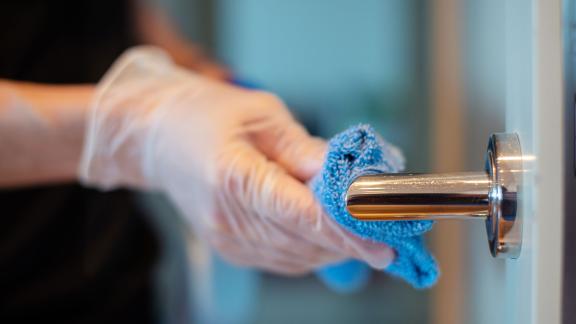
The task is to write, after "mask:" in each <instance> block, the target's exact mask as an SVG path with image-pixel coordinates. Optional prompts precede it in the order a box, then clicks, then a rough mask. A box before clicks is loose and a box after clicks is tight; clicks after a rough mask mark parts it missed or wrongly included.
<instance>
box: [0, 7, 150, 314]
mask: <svg viewBox="0 0 576 324" xmlns="http://www.w3.org/2000/svg"><path fill="white" fill-rule="evenodd" d="M130 6H131V3H130V2H129V1H122V0H84V1H81V0H2V1H0V78H7V79H12V80H26V81H33V82H44V83H87V82H92V83H93V82H96V81H97V80H98V79H99V78H100V77H101V76H102V75H103V73H104V72H105V71H106V69H107V68H108V67H109V66H110V65H111V63H112V62H113V61H114V59H115V58H117V57H118V55H120V53H121V52H122V51H123V50H125V49H126V48H127V47H129V46H132V45H134V44H136V37H134V32H133V30H132V28H131V26H132V23H131V19H130V17H131V12H132V10H131V8H130ZM0 158H2V159H5V158H9V157H6V156H0ZM158 249H159V247H158V242H157V240H156V238H155V235H154V233H153V232H152V231H151V229H150V228H149V226H148V223H147V222H146V218H145V217H144V214H143V212H142V211H141V210H139V208H138V206H137V204H136V203H135V200H134V196H133V194H132V193H131V192H128V191H115V192H109V193H102V192H98V191H95V190H90V189H87V188H83V187H81V186H79V185H78V184H63V185H58V186H44V187H36V188H25V189H19V190H0V323H27V322H29V320H31V319H36V320H40V321H42V322H52V321H51V319H54V320H56V322H58V323H147V322H153V314H154V312H153V300H152V294H151V287H152V284H151V283H152V270H153V265H154V262H155V260H156V259H157V254H158Z"/></svg>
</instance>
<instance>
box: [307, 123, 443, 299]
mask: <svg viewBox="0 0 576 324" xmlns="http://www.w3.org/2000/svg"><path fill="white" fill-rule="evenodd" d="M403 168H404V158H403V157H402V154H401V153H400V151H399V150H398V149H397V148H396V147H394V146H392V145H391V144H389V143H387V142H386V141H384V140H383V139H382V138H381V137H380V136H379V135H378V134H377V133H376V132H375V131H374V129H373V128H372V127H370V126H368V125H364V124H361V125H357V126H354V127H351V128H349V129H347V130H346V131H344V132H342V133H340V134H338V135H336V136H335V137H333V138H332V139H331V140H330V141H329V144H328V153H327V156H326V160H325V162H324V166H323V169H322V171H321V172H320V173H319V174H318V175H317V176H316V177H314V178H313V179H312V181H311V182H310V187H311V188H312V190H313V192H314V194H315V196H316V198H317V199H318V200H319V201H320V202H321V204H322V205H323V207H324V209H325V211H326V212H327V213H328V215H329V216H330V217H332V218H333V219H334V220H335V221H336V222H337V223H338V224H340V225H341V226H343V227H344V228H346V229H347V230H349V231H350V232H352V233H354V234H356V235H358V236H360V237H361V238H363V239H366V240H372V241H375V242H380V243H385V244H387V245H388V246H390V247H392V248H393V249H394V251H395V253H396V258H395V260H394V261H393V262H392V263H391V264H390V265H389V266H388V267H387V268H386V269H384V271H386V272H387V273H389V274H391V275H393V276H395V277H399V278H402V279H404V280H405V281H407V282H408V283H409V284H411V285H412V286H413V287H415V288H428V287H431V286H433V285H434V284H435V283H436V281H437V279H438V276H439V270H438V266H437V264H436V261H435V260H434V257H433V256H432V255H431V254H430V252H429V251H428V250H427V249H426V246H425V243H424V240H423V237H422V234H423V233H425V232H427V231H429V230H430V229H431V228H432V225H433V222H432V221H359V220H357V219H355V218H354V217H352V216H351V215H350V214H349V213H348V211H347V210H346V202H345V195H346V190H347V188H348V186H349V185H350V183H351V182H352V181H353V180H354V179H355V178H356V177H358V176H361V175H366V174H375V173H395V172H398V171H401V170H403ZM367 267H368V266H367V265H365V264H362V263H359V261H356V260H349V261H345V262H343V263H341V264H336V265H331V266H327V267H325V268H322V269H319V270H318V271H317V272H316V273H317V275H318V276H319V277H320V278H321V279H322V280H323V281H324V282H325V283H326V284H327V285H328V286H329V287H331V288H333V289H334V290H336V291H340V292H350V291H354V290H358V289H359V288H361V287H362V285H363V284H364V283H366V282H367V281H368V277H369V271H368V268H367Z"/></svg>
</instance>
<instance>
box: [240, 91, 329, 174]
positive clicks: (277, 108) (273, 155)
mask: <svg viewBox="0 0 576 324" xmlns="http://www.w3.org/2000/svg"><path fill="white" fill-rule="evenodd" d="M258 105H259V106H261V107H262V110H267V113H266V114H265V115H266V116H267V118H266V119H263V120H259V121H257V122H256V123H255V124H256V125H254V124H252V125H250V127H251V128H252V129H251V130H250V133H251V134H252V139H253V142H254V144H255V146H256V147H257V148H258V150H259V151H260V152H262V153H263V154H264V155H265V156H266V157H268V158H269V159H270V160H273V161H275V162H276V163H278V165H280V166H282V167H283V168H284V169H285V170H286V171H287V172H288V173H290V174H291V175H292V176H294V177H296V178H297V179H299V180H301V181H307V180H309V179H310V178H311V177H313V176H314V175H316V174H317V173H318V172H319V171H320V169H321V168H322V164H323V162H324V155H325V153H326V142H325V141H324V140H322V139H320V138H316V137H313V136H310V134H308V132H307V131H306V129H304V127H303V126H302V125H300V124H299V123H298V122H297V121H296V120H294V118H293V117H292V115H291V114H290V112H289V111H288V109H287V108H286V107H285V106H284V104H283V103H282V101H280V99H278V98H277V97H275V96H274V95H271V94H267V93H259V94H258ZM261 115H262V114H260V116H261Z"/></svg>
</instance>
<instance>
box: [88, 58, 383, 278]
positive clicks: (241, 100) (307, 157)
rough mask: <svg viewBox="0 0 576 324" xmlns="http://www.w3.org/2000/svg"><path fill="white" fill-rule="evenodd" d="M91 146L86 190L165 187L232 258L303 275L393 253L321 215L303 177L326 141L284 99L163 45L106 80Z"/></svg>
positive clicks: (378, 260)
mask: <svg viewBox="0 0 576 324" xmlns="http://www.w3.org/2000/svg"><path fill="white" fill-rule="evenodd" d="M84 145H85V148H84V152H83V157H82V163H81V167H80V178H81V180H82V181H83V182H84V183H85V184H86V185H90V186H95V187H98V188H101V189H113V188H116V187H122V186H128V187H136V188H145V189H153V190H160V191H163V192H165V193H166V194H167V195H168V197H169V198H170V199H171V200H172V201H173V202H174V203H175V205H176V206H177V207H178V208H179V209H180V211H181V213H182V214H183V216H184V217H185V218H186V220H187V221H189V223H190V224H191V225H192V228H193V229H194V230H195V232H196V233H197V235H199V236H200V238H202V239H203V240H206V241H207V242H209V244H210V245H211V246H212V247H214V248H215V249H216V250H217V251H218V252H219V253H220V254H221V255H222V256H223V257H224V258H225V259H227V260H229V261H231V262H233V263H236V264H239V265H245V266H254V267H258V268H262V269H267V270H271V271H274V272H279V273H284V274H300V273H305V272H308V271H310V270H312V269H314V268H317V267H319V266H321V265H324V264H328V263H334V262H337V261H340V260H342V259H347V258H356V259H360V260H364V261H366V262H368V263H369V264H370V265H372V266H373V267H376V268H384V267H385V266H386V265H388V264H389V263H390V262H391V260H392V258H393V252H392V251H391V250H390V249H389V248H388V247H386V246H383V245H381V244H377V243H372V242H368V241H363V240H362V239H360V238H358V237H356V236H354V235H352V234H349V233H348V232H346V231H344V230H343V229H342V228H341V227H340V226H339V225H337V224H336V223H334V222H333V221H332V220H331V219H330V218H329V217H328V216H326V215H325V214H324V213H323V211H322V208H321V207H320V206H319V205H318V204H317V202H316V201H315V200H314V197H313V194H312V192H311V191H310V189H309V188H308V187H307V185H306V181H307V180H308V179H310V178H311V177H312V176H313V175H314V174H315V173H317V172H318V171H319V170H320V167H321V164H322V159H323V154H324V150H325V143H324V142H323V141H321V140H319V139H316V138H313V137H311V136H310V135H308V133H307V132H306V131H305V130H304V128H303V127H302V126H301V125H299V124H298V123H297V122H296V121H295V120H294V119H293V117H292V116H291V114H290V113H289V111H288V110H287V109H286V107H285V106H284V104H283V103H282V102H281V101H280V100H278V99H277V98H276V97H274V96H273V95H271V94H268V93H264V92H259V91H250V90H244V89H240V88H237V87H233V86H230V85H227V84H224V83H219V82H218V81H212V80H209V79H206V78H204V77H201V76H198V75H195V74H192V73H190V72H188V71H185V70H183V69H181V68H179V67H177V66H175V65H174V64H173V63H172V62H171V60H170V59H169V57H167V56H166V55H165V54H164V53H163V52H162V51H160V50H158V49H154V48H149V47H147V48H136V49H132V50H130V51H129V52H127V53H126V54H124V55H123V56H122V57H121V58H120V59H119V60H118V61H117V62H116V63H115V64H114V66H113V67H112V68H111V70H110V71H109V72H108V73H107V75H106V76H105V77H104V78H103V80H102V81H101V82H100V84H99V85H98V89H97V94H96V97H95V99H94V103H93V106H92V108H91V110H90V111H89V113H88V117H87V133H86V138H85V144H84Z"/></svg>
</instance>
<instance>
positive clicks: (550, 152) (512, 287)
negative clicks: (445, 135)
mask: <svg viewBox="0 0 576 324" xmlns="http://www.w3.org/2000/svg"><path fill="white" fill-rule="evenodd" d="M440 2H442V1H440ZM462 3H464V4H462ZM459 5H460V6H461V7H460V8H459V9H460V11H459V13H460V15H461V16H460V18H461V19H460V20H459V24H460V27H461V28H465V27H466V26H467V23H469V22H470V21H473V20H475V21H476V22H477V24H476V26H475V28H476V29H485V30H488V29H492V30H496V32H495V33H493V34H492V35H491V36H489V37H488V38H486V39H483V38H482V33H474V32H472V33H470V32H463V33H462V35H461V36H463V37H466V36H469V37H470V36H471V35H472V37H471V38H470V39H464V40H462V42H467V43H468V44H472V47H473V48H474V47H475V46H476V47H478V48H479V47H482V46H483V48H481V49H480V55H483V56H482V57H478V55H479V52H478V51H476V52H474V51H472V53H470V52H469V53H468V54H463V55H462V57H466V55H468V56H472V57H474V55H476V56H475V58H476V60H464V62H465V64H468V66H467V67H465V68H463V71H462V72H463V74H466V72H470V71H472V72H470V73H476V74H478V75H479V76H478V75H476V77H472V79H474V82H468V83H467V86H466V90H467V93H466V95H465V96H466V98H464V99H462V100H463V101H468V102H470V100H481V101H484V102H483V103H482V104H479V105H480V106H482V105H484V106H487V107H484V108H482V107H481V108H479V109H484V111H483V112H482V113H479V112H478V111H475V110H473V109H474V108H475V107H468V108H467V109H468V110H467V111H466V112H465V113H463V115H464V117H462V119H463V120H465V121H466V122H464V123H463V125H461V128H462V133H463V134H464V135H465V137H466V139H465V140H463V143H464V144H463V145H464V146H466V145H471V144H472V143H473V144H474V145H473V147H465V148H464V149H463V151H465V152H466V151H469V150H477V151H479V152H483V150H484V149H485V147H483V146H479V145H478V144H477V143H478V137H485V136H484V135H482V134H479V132H478V129H479V128H481V127H482V128H483V129H484V130H488V131H490V132H503V131H505V132H508V133H517V134H518V135H519V137H520V142H521V146H522V153H523V168H524V171H523V173H524V175H523V186H522V191H521V193H520V197H519V201H520V204H519V206H520V209H519V213H520V215H521V217H522V222H523V235H522V238H523V243H522V252H521V254H520V257H519V258H518V259H516V260H502V259H494V258H492V257H491V256H490V254H489V253H488V248H487V242H486V234H485V230H484V228H483V226H482V224H479V223H476V224H466V225H458V226H460V228H459V230H461V231H469V232H468V233H467V234H465V235H462V234H459V236H458V239H459V240H465V243H464V245H467V246H466V247H465V248H460V250H459V251H458V252H459V253H460V258H462V260H465V261H464V262H463V263H462V265H461V267H460V268H459V271H460V272H462V273H460V275H459V276H457V277H458V278H457V279H453V278H448V279H447V281H450V280H460V282H459V283H457V284H451V285H445V286H449V287H456V288H457V289H453V290H452V291H448V292H446V291H444V293H442V294H439V296H443V297H442V298H443V300H444V301H451V300H452V301H456V302H457V303H458V305H457V306H459V307H460V308H461V309H457V310H455V312H457V313H458V316H443V315H442V314H439V315H438V316H436V321H437V322H441V321H442V320H441V319H446V320H449V321H454V322H460V323H509V324H514V323H518V324H520V323H522V324H524V323H528V324H529V323H546V324H548V323H574V322H575V321H576V318H570V311H566V310H565V312H564V313H565V314H564V316H562V311H563V310H562V304H563V301H564V303H565V305H566V306H565V308H566V307H567V305H568V302H567V301H566V298H567V295H566V296H564V297H565V298H564V300H563V287H564V286H565V284H566V282H567V281H566V280H563V272H564V264H563V262H564V259H565V258H564V217H565V213H566V212H565V210H570V209H569V208H567V205H566V204H565V203H570V202H571V201H570V199H567V200H566V201H565V197H564V195H565V185H568V184H569V182H571V181H573V179H572V178H570V179H569V178H568V177H567V175H568V174H571V175H573V174H574V172H573V171H571V172H569V171H568V170H572V169H569V168H572V163H573V158H570V157H568V155H570V154H571V156H572V157H573V156H574V154H573V149H570V150H567V148H569V147H570V145H572V146H573V140H574V136H571V137H570V136H567V134H569V132H570V131H571V132H573V131H574V130H573V125H572V126H570V125H569V124H568V121H567V120H566V118H565V115H564V114H565V113H566V111H567V110H566V108H565V100H564V94H565V93H566V92H565V91H564V90H565V86H566V84H565V80H568V79H569V78H568V77H570V72H571V71H570V69H569V68H570V67H571V63H570V62H571V60H566V62H567V63H565V61H564V58H565V55H564V48H565V47H564V45H565V44H564V43H570V42H571V41H572V38H573V37H574V36H571V35H570V33H569V32H570V30H571V28H573V27H571V26H572V24H573V23H570V21H571V20H572V19H573V16H574V15H573V13H572V12H573V11H574V5H573V4H572V3H571V2H568V1H566V2H564V1H562V0H532V1H525V0H507V1H486V2H475V1H463V2H461V3H460V4H459ZM470 8H473V9H474V10H470ZM467 9H468V10H467ZM482 15H484V17H483V18H482ZM479 17H481V18H479ZM482 19H483V20H482ZM491 23H493V24H494V25H489V24H491ZM568 27H571V28H568ZM565 32H566V33H565ZM492 36H494V37H496V38H499V42H497V44H494V43H491V42H493V41H494V39H492V38H490V37H492ZM482 42H484V44H479V43H482ZM567 45H569V46H567V47H566V49H567V52H566V53H567V55H568V56H566V58H570V57H569V56H570V55H571V54H572V50H571V48H572V46H576V45H572V44H567ZM488 56H493V57H492V58H489V57H488ZM482 62H485V63H486V62H488V65H487V66H482ZM471 64H472V65H473V64H479V66H470V65H471ZM490 64H496V66H494V65H490ZM490 73H491V74H490ZM572 77H573V76H572ZM466 78H470V76H469V75H468V76H465V77H464V78H463V79H466ZM471 98H472V99H471ZM567 102H572V101H567ZM490 105H492V107H489V106H490ZM464 106H465V105H464ZM465 110H466V109H465ZM571 116H572V117H571V121H570V122H571V123H574V117H573V114H572V115H571ZM491 120H492V121H496V122H491ZM567 127H568V128H567ZM480 133H481V132H480ZM487 139H488V138H487V137H486V138H485V139H484V141H487ZM461 141H462V140H461ZM568 141H569V142H568ZM569 143H572V144H570V145H568V144H569ZM568 152H572V153H568ZM463 154H465V153H463ZM567 154H568V155H567ZM475 159H477V158H476V157H475ZM565 159H566V161H565ZM465 164H466V163H464V165H465ZM468 165H470V163H468ZM476 165H478V166H480V165H481V161H478V163H476ZM569 198H570V197H569ZM573 198H574V200H576V197H573ZM565 208H566V209H565ZM443 233H446V232H443ZM572 262H573V261H572ZM575 275H576V274H575ZM441 285H442V284H441ZM572 289H576V287H572ZM445 290H446V289H445ZM568 290H569V289H567V291H568ZM446 295H453V296H452V297H445V296H446ZM449 309H450V308H449V305H440V306H438V307H437V312H438V311H439V310H441V311H444V312H446V311H447V310H449ZM571 312H572V314H573V313H574V311H573V310H572V311H571ZM444 323H446V322H444Z"/></svg>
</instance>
